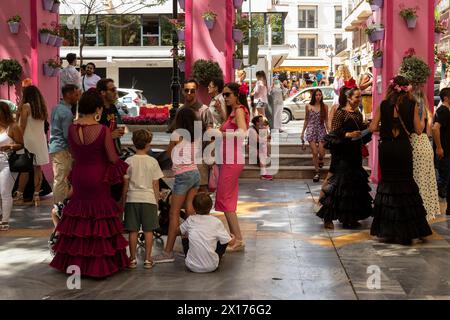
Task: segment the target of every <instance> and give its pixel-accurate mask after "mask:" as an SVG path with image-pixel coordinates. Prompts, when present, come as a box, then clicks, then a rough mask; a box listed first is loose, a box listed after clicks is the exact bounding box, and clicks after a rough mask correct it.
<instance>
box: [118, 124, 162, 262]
mask: <svg viewBox="0 0 450 320" xmlns="http://www.w3.org/2000/svg"><path fill="white" fill-rule="evenodd" d="M151 142H152V134H151V132H150V131H147V130H137V131H135V132H133V144H134V146H135V147H136V154H135V155H134V156H132V157H129V158H128V159H126V160H125V162H126V163H128V165H129V168H128V171H127V175H126V176H125V177H124V178H125V179H124V189H123V197H122V201H123V204H124V208H125V229H126V230H127V231H129V232H130V234H129V242H130V243H129V246H130V264H129V267H130V268H131V269H134V268H136V265H137V261H136V249H137V240H138V232H139V230H140V228H141V226H142V231H144V236H145V261H144V268H146V269H150V268H151V267H152V266H153V261H152V258H151V257H152V246H153V230H155V229H156V228H158V226H159V225H158V205H157V204H158V200H159V198H160V196H159V181H158V180H159V179H161V178H163V177H164V175H163V173H162V171H161V168H160V167H159V164H158V161H156V159H154V158H152V157H150V156H149V155H148V154H147V153H148V151H149V150H150V143H151Z"/></svg>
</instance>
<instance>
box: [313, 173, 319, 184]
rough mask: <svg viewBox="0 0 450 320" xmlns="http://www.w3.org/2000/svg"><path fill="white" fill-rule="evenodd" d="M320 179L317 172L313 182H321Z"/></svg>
mask: <svg viewBox="0 0 450 320" xmlns="http://www.w3.org/2000/svg"><path fill="white" fill-rule="evenodd" d="M319 181H320V174H319V173H318V172H316V175H315V176H314V178H313V182H319Z"/></svg>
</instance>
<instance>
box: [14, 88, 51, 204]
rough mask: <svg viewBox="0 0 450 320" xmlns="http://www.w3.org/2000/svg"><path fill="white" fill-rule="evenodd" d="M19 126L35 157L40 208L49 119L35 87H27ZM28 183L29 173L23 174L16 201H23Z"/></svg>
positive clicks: (34, 199) (47, 157)
mask: <svg viewBox="0 0 450 320" xmlns="http://www.w3.org/2000/svg"><path fill="white" fill-rule="evenodd" d="M18 114H19V120H18V121H19V126H20V128H21V129H22V132H23V141H24V145H25V148H26V149H27V150H28V151H29V152H31V153H33V154H34V155H35V159H34V195H33V201H34V205H35V206H39V201H40V197H39V193H40V190H41V183H42V168H41V166H43V165H46V164H48V163H49V162H50V161H49V156H48V147H47V137H46V136H45V131H44V124H45V120H46V119H47V117H48V111H47V105H46V103H45V100H44V97H43V96H42V94H41V92H40V91H39V89H38V88H37V87H35V86H29V87H26V88H25V89H24V90H23V98H22V103H21V106H20V107H19V111H18ZM27 182H28V173H22V174H21V175H20V178H19V187H18V188H17V192H16V196H15V198H14V200H22V199H23V192H24V190H25V186H26V184H27Z"/></svg>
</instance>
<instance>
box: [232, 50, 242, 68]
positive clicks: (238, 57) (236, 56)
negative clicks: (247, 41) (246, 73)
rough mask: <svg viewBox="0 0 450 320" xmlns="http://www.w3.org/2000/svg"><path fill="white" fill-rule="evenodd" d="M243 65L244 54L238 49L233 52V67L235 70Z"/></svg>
mask: <svg viewBox="0 0 450 320" xmlns="http://www.w3.org/2000/svg"><path fill="white" fill-rule="evenodd" d="M241 65H242V54H241V51H240V50H238V49H236V51H235V52H234V53H233V68H234V69H235V70H239V69H240V68H241Z"/></svg>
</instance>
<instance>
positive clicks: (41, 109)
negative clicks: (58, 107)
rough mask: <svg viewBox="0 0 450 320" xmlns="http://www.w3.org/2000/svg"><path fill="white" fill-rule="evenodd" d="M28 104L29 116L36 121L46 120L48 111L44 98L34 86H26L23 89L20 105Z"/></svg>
mask: <svg viewBox="0 0 450 320" xmlns="http://www.w3.org/2000/svg"><path fill="white" fill-rule="evenodd" d="M25 103H28V104H29V105H30V108H31V116H32V117H33V119H36V120H47V118H48V111H47V104H46V103H45V100H44V97H43V96H42V94H41V92H40V91H39V89H38V88H37V87H36V86H28V87H26V88H25V89H23V95H22V104H25Z"/></svg>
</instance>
